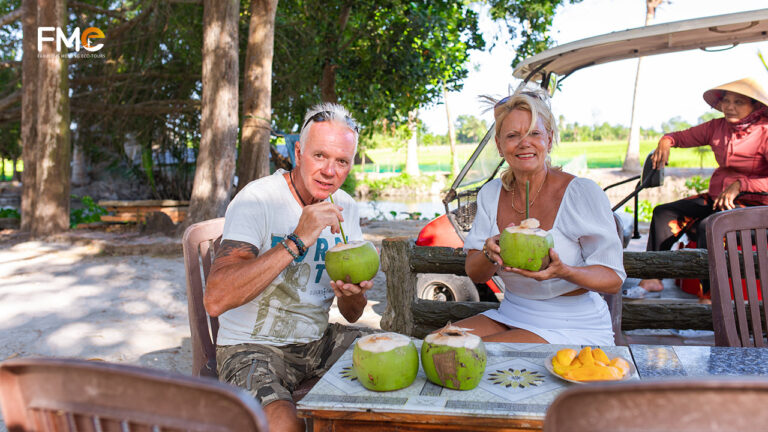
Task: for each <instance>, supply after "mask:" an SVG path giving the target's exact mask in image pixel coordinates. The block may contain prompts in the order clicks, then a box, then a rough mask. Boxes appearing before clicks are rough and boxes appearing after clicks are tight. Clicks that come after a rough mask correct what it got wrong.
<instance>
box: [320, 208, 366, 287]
mask: <svg viewBox="0 0 768 432" xmlns="http://www.w3.org/2000/svg"><path fill="white" fill-rule="evenodd" d="M329 198H330V199H331V203H333V195H329ZM339 231H341V238H342V241H343V242H342V243H339V244H337V245H336V246H334V247H332V248H331V249H330V250H328V251H327V252H326V253H325V271H326V272H327V273H328V276H329V277H330V278H331V280H333V281H337V280H341V281H344V282H347V283H353V284H359V283H360V282H362V281H367V280H371V279H373V278H374V276H376V273H377V272H378V271H379V253H378V251H377V250H376V247H375V246H374V245H373V243H371V242H369V241H352V242H348V241H347V237H346V236H345V235H344V228H343V227H342V226H341V221H339Z"/></svg>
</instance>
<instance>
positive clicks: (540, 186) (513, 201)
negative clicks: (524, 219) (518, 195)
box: [512, 170, 549, 214]
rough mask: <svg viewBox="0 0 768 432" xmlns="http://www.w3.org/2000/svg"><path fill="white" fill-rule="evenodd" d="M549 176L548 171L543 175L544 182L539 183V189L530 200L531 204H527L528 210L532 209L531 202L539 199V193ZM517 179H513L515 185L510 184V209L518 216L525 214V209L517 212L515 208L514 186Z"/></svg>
mask: <svg viewBox="0 0 768 432" xmlns="http://www.w3.org/2000/svg"><path fill="white" fill-rule="evenodd" d="M548 175H549V170H547V171H546V173H544V181H543V182H541V184H540V185H539V189H538V190H536V196H535V197H534V198H533V199H532V200H531V203H530V204H528V208H531V207H533V202H534V201H536V198H538V197H539V192H541V188H542V187H543V186H544V183H546V182H547V176H548ZM516 183H517V179H515V183H513V184H512V209H513V210H514V211H516V212H518V213H520V214H525V208H523V209H522V210H518V209H517V207H515V186H517V184H516Z"/></svg>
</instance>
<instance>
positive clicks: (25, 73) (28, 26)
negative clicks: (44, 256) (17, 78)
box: [20, 0, 39, 231]
mask: <svg viewBox="0 0 768 432" xmlns="http://www.w3.org/2000/svg"><path fill="white" fill-rule="evenodd" d="M21 8H22V10H23V16H22V32H23V34H24V36H23V40H22V47H23V48H22V50H23V52H24V55H23V57H22V59H21V83H22V84H21V87H22V94H21V160H22V161H24V171H23V172H22V174H21V226H20V228H21V230H22V231H32V225H33V222H34V220H35V218H34V214H35V206H34V204H35V189H36V187H35V184H36V183H37V169H36V168H37V166H36V162H35V161H36V160H37V154H36V149H37V69H38V63H39V60H38V59H37V0H23V1H22V3H21Z"/></svg>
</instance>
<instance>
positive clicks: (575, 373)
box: [563, 365, 622, 381]
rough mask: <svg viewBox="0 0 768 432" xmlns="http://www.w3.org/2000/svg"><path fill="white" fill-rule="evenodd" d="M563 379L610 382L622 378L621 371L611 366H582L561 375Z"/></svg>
mask: <svg viewBox="0 0 768 432" xmlns="http://www.w3.org/2000/svg"><path fill="white" fill-rule="evenodd" d="M563 376H564V377H565V378H568V379H572V380H575V381H611V380H619V379H621V377H622V373H621V371H620V370H619V369H618V368H616V367H613V366H608V367H603V366H594V365H592V366H584V367H580V368H576V369H571V370H569V371H567V372H566V373H565V374H563Z"/></svg>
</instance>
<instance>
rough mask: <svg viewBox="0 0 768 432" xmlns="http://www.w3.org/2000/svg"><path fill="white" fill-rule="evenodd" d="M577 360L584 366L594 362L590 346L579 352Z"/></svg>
mask: <svg viewBox="0 0 768 432" xmlns="http://www.w3.org/2000/svg"><path fill="white" fill-rule="evenodd" d="M579 361H581V364H582V365H584V366H592V365H594V364H595V358H594V357H593V356H592V347H584V348H582V349H581V352H579Z"/></svg>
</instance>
